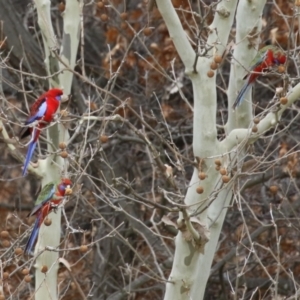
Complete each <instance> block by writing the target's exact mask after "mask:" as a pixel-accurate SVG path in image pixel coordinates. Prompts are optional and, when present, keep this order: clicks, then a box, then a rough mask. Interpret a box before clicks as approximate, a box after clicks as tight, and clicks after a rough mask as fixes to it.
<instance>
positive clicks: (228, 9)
mask: <svg viewBox="0 0 300 300" xmlns="http://www.w3.org/2000/svg"><path fill="white" fill-rule="evenodd" d="M237 2H238V1H221V2H220V3H219V4H218V7H217V11H218V13H217V14H216V16H215V18H214V21H213V23H212V24H211V26H210V29H211V33H210V36H209V39H208V47H211V46H213V47H212V49H211V50H209V52H208V57H199V58H198V63H197V66H196V70H194V68H193V65H194V62H195V59H196V54H195V53H194V52H193V53H192V54H190V52H189V51H188V50H187V49H190V47H191V46H190V44H189V41H188V39H187V37H186V34H185V31H184V30H183V29H182V26H181V24H180V22H179V21H178V16H177V14H176V12H175V10H174V8H173V6H172V4H171V2H170V1H157V4H158V9H159V10H160V12H161V14H162V16H163V18H164V20H165V22H166V25H167V27H168V30H169V32H170V36H171V38H172V39H173V42H174V45H175V47H176V49H177V50H178V53H179V55H180V58H181V59H182V61H183V63H184V66H185V69H186V73H187V74H188V75H189V77H190V79H191V81H192V84H193V93H194V120H193V136H194V138H193V150H194V155H195V157H197V158H198V160H199V161H201V163H200V166H199V168H195V169H194V173H193V175H192V179H191V182H190V185H189V188H188V191H187V195H186V198H185V203H186V204H187V205H189V207H190V208H189V209H188V213H189V214H192V213H197V212H200V211H202V212H201V213H200V214H197V217H198V220H199V221H200V222H201V224H203V226H205V227H206V228H209V227H210V226H211V225H213V226H211V228H217V229H218V230H217V234H216V237H212V236H211V237H210V239H211V241H212V242H208V244H206V245H211V246H209V251H210V250H211V248H213V251H212V253H210V256H209V257H208V256H207V253H208V251H207V246H205V254H204V255H203V254H201V253H200V252H201V251H199V249H197V248H196V247H194V245H193V242H189V241H186V239H185V237H184V235H183V233H182V232H180V231H179V233H178V235H177V237H176V240H175V244H176V251H175V257H174V263H173V268H172V271H171V274H170V277H169V280H170V283H168V284H167V286H166V294H165V299H172V300H176V299H178V300H179V299H202V298H201V297H202V296H200V295H201V294H202V293H204V290H205V285H206V281H207V278H208V275H209V270H210V267H211V263H212V258H213V254H214V251H215V244H216V241H218V236H219V234H218V233H219V231H220V228H221V227H222V223H223V219H224V217H225V212H223V210H222V208H223V206H224V204H226V202H227V203H228V201H229V200H230V198H231V194H230V192H228V190H227V189H226V190H224V191H223V192H222V193H219V196H218V198H217V199H215V200H214V202H213V205H214V209H212V210H211V211H209V210H207V209H205V207H206V206H207V205H208V202H209V201H211V200H212V198H211V195H212V192H213V191H215V190H216V189H218V187H220V180H219V179H220V176H219V173H218V172H217V171H215V168H214V157H216V156H221V154H222V151H221V149H220V145H219V142H218V140H217V129H216V108H217V101H216V100H217V95H216V82H215V77H213V78H209V77H208V76H207V75H206V74H207V72H208V71H209V69H210V63H211V61H212V59H213V55H214V54H216V53H218V54H219V55H222V54H223V52H224V49H225V47H226V44H227V40H228V36H229V33H230V30H231V26H232V23H233V20H234V15H235V10H236V5H237ZM174 26H177V28H175V27H174ZM199 51H201V49H200V50H199ZM187 53H188V55H189V56H188V57H187V56H186V55H187ZM194 71H196V72H194ZM225 163H226V159H224V164H225ZM200 170H201V171H202V172H205V173H206V175H207V178H206V179H205V180H203V181H201V186H203V188H204V192H203V194H201V195H199V194H197V193H196V188H197V186H199V185H200V181H199V178H198V172H199V171H200ZM229 191H230V189H229ZM225 195H226V196H225ZM224 200H225V202H224ZM208 214H209V216H208ZM182 218H183V217H182V216H180V217H179V219H182ZM219 223H220V224H219ZM192 224H193V223H192ZM212 231H213V230H212V229H211V233H212ZM201 257H205V260H202V259H201ZM206 258H207V259H206ZM199 266H200V267H201V269H199ZM205 270H207V276H204V277H203V278H200V280H201V281H199V277H201V274H203V271H205Z"/></svg>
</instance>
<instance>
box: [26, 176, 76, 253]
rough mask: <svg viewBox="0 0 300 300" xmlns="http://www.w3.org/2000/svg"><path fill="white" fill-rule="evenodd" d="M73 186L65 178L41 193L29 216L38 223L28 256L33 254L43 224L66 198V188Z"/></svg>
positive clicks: (32, 233) (29, 242)
mask: <svg viewBox="0 0 300 300" xmlns="http://www.w3.org/2000/svg"><path fill="white" fill-rule="evenodd" d="M71 185H72V182H71V180H70V179H68V178H64V179H62V181H61V182H60V183H59V184H57V185H56V184H55V183H54V182H50V183H48V184H46V185H45V186H44V187H43V189H42V190H41V192H40V193H39V195H38V198H37V200H36V202H35V207H34V208H33V210H32V211H31V213H30V214H29V215H28V217H31V216H33V215H36V221H35V223H34V226H33V229H32V232H31V234H30V237H29V239H28V241H27V244H26V246H25V253H26V254H30V253H31V250H32V247H33V245H34V243H35V241H36V239H37V237H38V234H39V230H40V227H41V224H42V223H43V222H44V219H45V218H46V217H47V216H48V214H49V213H50V212H51V211H52V210H53V209H55V208H57V206H58V205H59V204H60V203H61V202H62V200H63V198H64V196H65V192H66V188H67V187H70V186H71Z"/></svg>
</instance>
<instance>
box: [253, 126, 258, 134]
mask: <svg viewBox="0 0 300 300" xmlns="http://www.w3.org/2000/svg"><path fill="white" fill-rule="evenodd" d="M257 131H258V128H257V126H256V125H253V127H252V132H254V133H256V132H257Z"/></svg>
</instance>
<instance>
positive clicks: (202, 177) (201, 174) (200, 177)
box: [198, 172, 206, 180]
mask: <svg viewBox="0 0 300 300" xmlns="http://www.w3.org/2000/svg"><path fill="white" fill-rule="evenodd" d="M198 177H199V179H200V180H204V179H205V178H206V174H205V173H204V172H200V173H199V174H198Z"/></svg>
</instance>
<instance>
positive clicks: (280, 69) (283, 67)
mask: <svg viewBox="0 0 300 300" xmlns="http://www.w3.org/2000/svg"><path fill="white" fill-rule="evenodd" d="M277 71H278V73H281V74H282V73H284V72H285V66H284V65H280V66H278V68H277Z"/></svg>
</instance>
